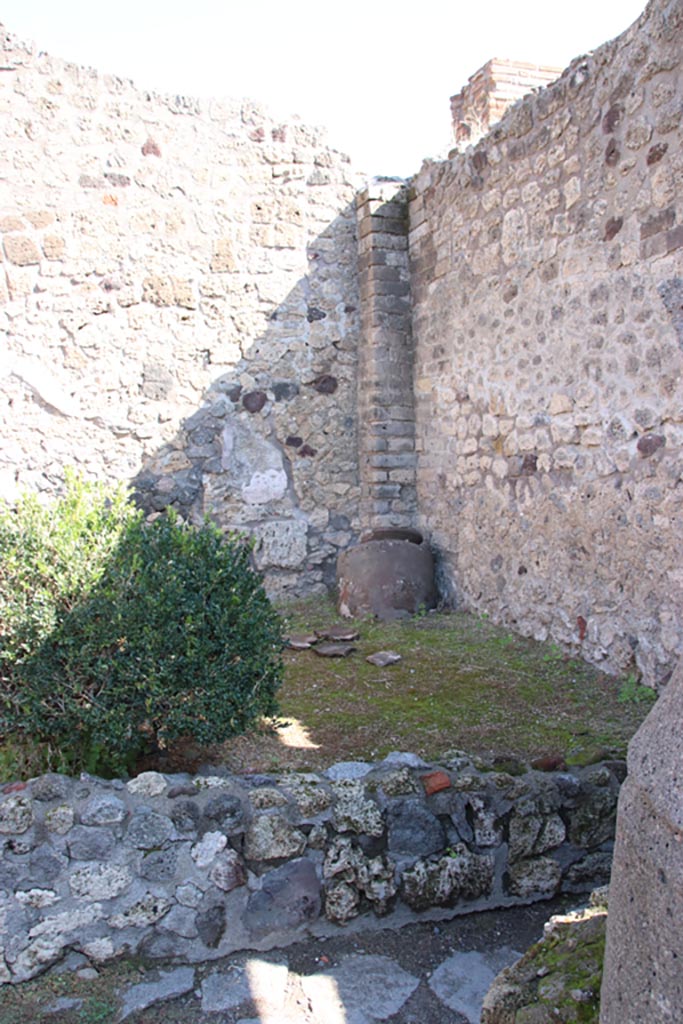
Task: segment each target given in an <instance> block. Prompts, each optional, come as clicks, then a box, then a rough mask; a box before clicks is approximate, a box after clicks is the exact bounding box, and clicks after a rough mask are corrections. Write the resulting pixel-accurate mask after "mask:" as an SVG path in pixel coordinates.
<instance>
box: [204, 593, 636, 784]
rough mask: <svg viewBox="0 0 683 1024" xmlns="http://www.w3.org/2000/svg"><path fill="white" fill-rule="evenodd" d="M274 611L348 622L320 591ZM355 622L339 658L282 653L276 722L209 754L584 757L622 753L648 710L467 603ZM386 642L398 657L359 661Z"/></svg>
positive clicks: (292, 620) (310, 626)
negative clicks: (346, 652)
mask: <svg viewBox="0 0 683 1024" xmlns="http://www.w3.org/2000/svg"><path fill="white" fill-rule="evenodd" d="M281 610H282V611H283V614H284V616H285V620H286V628H287V631H288V632H290V633H297V632H309V631H310V630H315V629H316V628H317V629H322V628H324V627H325V626H330V625H332V624H334V623H342V622H344V624H346V625H348V620H342V619H341V618H340V617H339V616H338V614H337V613H336V611H335V609H334V607H333V606H332V604H330V603H327V602H325V601H321V600H320V599H317V600H315V601H303V602H296V603H294V604H290V605H287V606H285V607H284V608H283V609H281ZM354 624H355V625H356V627H357V628H358V630H359V631H360V638H359V639H358V640H357V641H355V645H356V647H357V650H356V652H355V653H353V654H351V655H350V656H349V657H347V658H343V659H337V658H334V659H328V658H320V657H318V656H317V655H316V654H315V653H314V652H313V651H312V650H305V651H291V650H287V651H285V654H284V658H285V681H284V684H283V686H282V688H281V690H280V692H279V701H280V706H281V711H282V714H281V718H280V720H279V722H278V723H277V724H276V725H275V726H274V727H271V729H270V732H269V731H268V728H267V727H266V728H265V730H264V732H263V733H262V734H261V736H259V737H254V736H251V737H239V738H237V739H235V740H234V741H231V742H230V743H228V744H223V745H222V746H221V747H220V748H216V749H215V750H214V751H212V752H211V753H212V759H215V758H216V757H218V758H220V759H221V760H222V761H223V762H227V763H228V764H229V765H230V766H231V767H232V768H233V769H235V770H240V769H241V770H244V769H251V770H284V769H287V768H299V769H301V768H310V769H316V768H320V767H324V766H326V765H329V764H332V763H334V762H335V761H341V760H373V759H377V758H382V757H384V756H385V755H386V754H388V753H389V752H390V751H392V750H411V751H413V752H415V753H416V754H419V755H421V756H423V757H425V758H426V759H429V760H439V759H440V758H444V757H446V756H447V755H448V753H449V751H453V750H458V749H459V750H467V751H469V752H472V753H475V754H480V755H485V754H489V753H491V752H494V753H495V754H496V755H498V756H512V757H521V758H523V759H526V760H529V759H533V758H535V757H539V756H544V755H548V754H551V755H562V756H564V757H565V759H566V760H567V761H568V762H569V763H576V764H583V763H588V762H590V761H592V760H595V759H598V758H599V757H600V756H615V757H617V756H618V757H623V756H624V755H625V752H626V745H627V743H628V741H629V739H630V738H631V736H632V735H633V733H634V732H635V730H636V729H637V728H638V726H639V725H640V722H641V721H642V719H643V718H644V717H645V714H646V713H647V711H648V710H649V706H650V702H649V701H648V702H647V703H646V702H644V701H634V700H626V701H625V700H624V698H623V694H624V692H625V691H624V687H625V685H628V681H627V680H625V679H623V678H615V677H613V676H608V675H605V673H602V672H600V671H598V670H597V669H596V668H594V667H592V666H590V665H588V664H586V663H585V662H583V661H581V660H579V659H576V658H569V657H567V656H566V655H565V654H564V652H563V651H562V649H561V648H559V647H558V646H557V645H555V644H550V643H537V642H536V641H534V640H529V639H525V638H524V637H519V636H516V635H515V634H513V633H510V631H509V630H507V629H505V628H502V627H499V626H495V625H494V624H493V623H491V622H490V621H489V620H487V619H483V618H478V617H476V616H473V615H470V614H468V613H465V612H455V613H450V614H449V613H438V614H437V613H435V614H430V615H427V616H417V617H415V618H412V619H407V620H399V621H397V622H390V623H381V622H377V621H375V620H373V619H363V620H356V621H355V623H354ZM386 649H391V650H395V651H397V652H398V653H399V654H400V655H401V658H402V660H401V661H400V662H399V663H398V664H396V665H391V666H388V667H387V668H377V667H375V666H373V665H370V664H368V662H367V661H366V660H365V659H366V657H367V656H368V655H369V654H373V653H375V652H377V651H379V650H386ZM640 690H645V687H639V691H640ZM629 692H630V691H629ZM646 692H647V693H648V694H649V693H650V691H649V690H648V691H646ZM620 695H621V697H620ZM291 729H294V733H295V734H296V735H298V736H299V738H300V739H299V745H297V741H296V740H294V741H293V742H290V735H289V734H290V730H291ZM207 760H209V758H207Z"/></svg>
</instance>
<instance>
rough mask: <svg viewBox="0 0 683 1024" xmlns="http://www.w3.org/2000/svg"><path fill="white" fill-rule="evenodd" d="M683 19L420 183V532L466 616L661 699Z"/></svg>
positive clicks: (675, 364)
mask: <svg viewBox="0 0 683 1024" xmlns="http://www.w3.org/2000/svg"><path fill="white" fill-rule="evenodd" d="M682 37H683V33H682V31H681V5H680V2H678V3H668V4H666V3H659V2H656V3H653V4H651V5H650V7H649V8H648V9H647V10H646V12H645V13H644V14H643V16H642V17H641V18H640V19H639V21H638V22H636V23H635V25H634V26H633V27H632V28H631V29H629V30H628V31H627V32H626V33H624V35H623V36H621V37H620V38H619V39H617V40H615V41H613V42H611V43H607V44H606V45H605V46H603V47H601V48H600V49H599V50H597V51H596V52H595V53H594V54H592V55H591V56H588V57H583V58H579V59H578V60H576V61H574V62H573V64H572V65H571V66H570V67H569V68H568V69H567V70H566V71H565V72H564V74H563V75H562V76H561V78H560V79H559V80H558V81H557V82H555V83H554V84H553V85H550V86H549V87H548V88H547V89H545V90H543V91H541V92H540V93H538V94H535V95H530V96H528V97H526V98H525V99H523V100H521V101H520V102H518V103H517V104H516V105H515V106H514V107H513V108H512V109H511V110H510V111H509V112H508V114H507V115H506V116H505V117H504V119H503V120H502V121H501V122H500V123H499V125H497V126H496V127H495V128H494V129H493V130H492V131H491V132H490V133H489V135H488V136H487V137H485V138H484V139H482V140H481V141H480V142H479V143H478V144H477V145H476V146H475V147H474V148H472V149H470V150H468V151H467V152H466V153H464V154H460V155H453V157H452V159H451V160H449V161H446V162H443V163H427V164H425V165H424V166H423V168H422V170H421V172H420V173H419V174H418V175H417V176H416V178H415V179H414V180H413V182H412V190H411V201H410V257H411V287H412V304H413V321H412V329H413V343H414V346H415V401H416V447H417V492H418V507H419V509H420V522H419V524H418V525H420V526H421V528H422V529H423V531H424V532H425V533H426V534H427V535H428V536H429V537H430V539H431V540H432V542H433V544H434V545H435V547H436V549H437V551H438V552H439V553H440V556H441V562H442V569H443V574H444V576H445V578H446V579H447V581H449V583H450V585H451V586H452V588H453V590H454V592H455V594H456V598H457V601H458V603H460V604H461V605H462V606H464V607H467V608H470V609H472V610H475V611H479V612H481V613H487V614H489V615H490V616H491V617H492V618H493V619H495V620H498V621H503V622H505V623H506V624H508V625H509V626H511V627H512V628H514V629H516V630H517V631H519V632H521V633H523V634H525V635H530V636H534V637H536V638H538V639H545V638H552V639H553V640H554V641H556V642H559V643H562V644H563V645H565V646H566V647H568V648H569V649H572V650H574V651H575V652H578V653H580V654H581V655H582V656H584V657H586V658H587V659H588V660H590V661H592V662H595V663H597V664H599V665H602V666H603V667H604V668H605V669H606V670H608V671H618V670H624V669H626V668H628V667H629V666H631V665H634V666H635V667H636V668H637V669H638V670H639V671H640V672H642V674H643V679H644V681H645V682H646V683H648V684H649V685H652V686H659V685H661V684H664V683H665V682H666V681H667V680H668V678H669V676H670V674H671V671H672V669H673V666H674V665H675V663H676V660H677V658H678V657H680V655H681V653H682V652H683V573H682V572H681V568H680V550H681V522H682V519H681V514H682V511H683V483H682V481H681V441H682V440H683V378H682V376H681V371H682V369H683V352H682V349H683V320H682V318H681V305H682V303H683V264H682V255H683V189H681V181H682V180H683V147H682V146H681V103H682V95H683V80H682V73H681V55H682V54H683V46H682V42H683V38H682Z"/></svg>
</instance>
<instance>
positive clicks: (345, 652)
mask: <svg viewBox="0 0 683 1024" xmlns="http://www.w3.org/2000/svg"><path fill="white" fill-rule="evenodd" d="M313 650H314V651H315V653H316V654H317V655H318V657H319V658H348V656H349V654H353V652H354V651H355V650H357V648H356V647H354V645H353V644H316V646H315V647H314V648H313Z"/></svg>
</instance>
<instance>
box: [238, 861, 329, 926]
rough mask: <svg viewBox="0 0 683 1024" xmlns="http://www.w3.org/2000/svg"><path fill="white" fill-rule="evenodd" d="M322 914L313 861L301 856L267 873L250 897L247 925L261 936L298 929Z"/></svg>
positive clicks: (247, 908)
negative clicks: (259, 886) (256, 890)
mask: <svg viewBox="0 0 683 1024" xmlns="http://www.w3.org/2000/svg"><path fill="white" fill-rule="evenodd" d="M319 913H320V881H319V879H318V876H317V874H316V871H315V868H314V866H313V864H312V863H311V861H310V860H306V859H305V858H299V859H297V860H293V861H291V862H290V863H289V864H284V865H283V866H282V867H280V868H275V870H274V871H269V872H268V873H267V874H266V875H264V877H263V882H262V885H261V888H260V889H259V890H258V892H255V893H253V894H252V895H251V896H250V897H249V900H248V902H247V907H246V911H245V916H244V924H245V927H246V928H247V930H248V932H249V934H250V935H253V936H254V937H256V938H260V937H263V936H264V935H267V934H269V933H270V932H284V931H290V930H293V929H296V928H298V927H299V926H300V925H302V924H304V923H305V922H307V921H314V920H315V919H316V918H317V917H318V915H319Z"/></svg>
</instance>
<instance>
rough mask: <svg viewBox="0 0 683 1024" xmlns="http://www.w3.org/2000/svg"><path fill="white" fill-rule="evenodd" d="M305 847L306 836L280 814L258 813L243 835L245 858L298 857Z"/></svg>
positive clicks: (275, 858)
mask: <svg viewBox="0 0 683 1024" xmlns="http://www.w3.org/2000/svg"><path fill="white" fill-rule="evenodd" d="M305 848H306V836H305V835H304V834H303V832H300V831H299V829H297V828H294V826H293V825H290V823H289V822H288V821H287V819H286V818H284V817H283V816H282V815H281V814H260V815H259V816H258V817H256V818H254V820H253V821H252V823H251V825H250V826H249V828H248V829H247V831H246V833H245V837H244V856H245V857H246V858H247V860H277V859H278V858H280V857H298V856H299V854H301V853H303V851H304V849H305Z"/></svg>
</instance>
